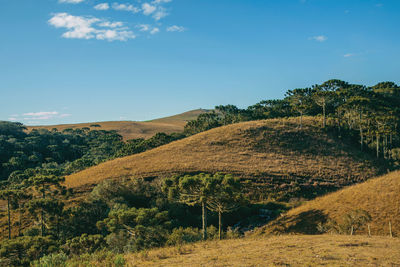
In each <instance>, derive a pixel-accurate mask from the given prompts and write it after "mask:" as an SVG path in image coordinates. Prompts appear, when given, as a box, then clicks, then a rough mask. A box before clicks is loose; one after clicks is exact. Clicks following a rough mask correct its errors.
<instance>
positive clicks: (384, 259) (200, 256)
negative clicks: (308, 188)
mask: <svg viewBox="0 0 400 267" xmlns="http://www.w3.org/2000/svg"><path fill="white" fill-rule="evenodd" d="M399 251H400V240H399V239H395V238H388V237H372V238H368V237H366V236H336V235H322V236H303V235H301V236H276V237H261V238H257V239H254V238H244V239H231V240H223V241H208V242H200V243H195V244H189V245H184V246H181V247H169V248H168V247H167V248H161V249H153V250H148V251H146V253H143V252H141V253H134V254H126V255H125V261H126V263H127V265H128V266H398V265H399V264H400V253H399ZM93 258H94V260H93V261H91V262H90V264H92V265H93V266H96V265H98V264H100V262H99V260H96V259H95V256H93ZM83 260H86V261H87V258H84V259H79V258H78V259H75V260H73V261H70V262H68V263H69V264H71V265H72V264H75V263H81V262H82V261H83Z"/></svg>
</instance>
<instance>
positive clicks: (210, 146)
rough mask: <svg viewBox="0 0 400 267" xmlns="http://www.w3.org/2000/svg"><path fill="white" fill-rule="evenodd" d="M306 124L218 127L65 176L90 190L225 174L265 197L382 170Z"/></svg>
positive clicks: (278, 121) (308, 120) (361, 177)
mask: <svg viewBox="0 0 400 267" xmlns="http://www.w3.org/2000/svg"><path fill="white" fill-rule="evenodd" d="M304 121H305V122H304V126H303V128H302V129H299V128H298V124H297V119H296V118H291V119H274V120H264V121H251V122H244V123H238V124H233V125H228V126H224V127H219V128H216V129H212V130H210V131H207V132H203V133H200V134H197V135H194V136H191V137H188V138H185V139H182V140H179V141H175V142H172V143H170V144H167V145H164V146H162V147H158V148H155V149H153V150H150V151H146V152H144V153H141V154H136V155H132V156H128V157H124V158H119V159H116V160H112V161H109V162H105V163H102V164H100V165H98V166H95V167H92V168H89V169H86V170H84V171H82V172H79V173H76V174H73V175H70V176H68V177H66V182H65V183H66V185H67V186H68V187H71V188H79V187H81V188H83V187H85V188H87V189H90V187H92V186H93V185H95V184H98V183H99V182H101V181H103V180H105V179H119V178H126V177H143V178H149V177H150V178H156V177H161V178H162V177H166V176H170V175H173V174H183V173H198V172H208V173H215V172H225V173H232V174H234V175H237V176H239V177H241V178H245V179H249V180H251V181H252V183H253V184H256V185H257V186H259V188H260V192H261V191H262V192H261V193H265V192H266V191H265V190H270V192H285V193H288V192H291V190H292V191H293V192H292V193H293V194H295V193H296V192H298V191H299V190H300V191H302V190H303V191H304V190H306V191H309V192H314V191H315V190H321V188H330V189H332V188H333V189H337V188H341V187H343V186H345V185H348V184H352V183H355V182H361V181H364V180H366V179H367V178H370V177H374V176H376V175H377V174H378V173H379V172H380V168H379V166H378V165H377V164H376V163H374V160H373V159H372V158H370V157H369V156H368V155H365V154H363V153H360V152H359V150H358V149H357V148H356V147H354V146H351V145H348V144H346V143H344V142H342V141H340V140H338V139H336V138H335V137H333V136H330V135H328V134H326V133H325V132H324V131H322V129H321V128H320V127H319V125H320V122H319V121H316V120H315V119H312V118H306V119H304ZM256 189H257V188H254V190H256ZM296 190H297V191H296ZM300 191H299V192H300Z"/></svg>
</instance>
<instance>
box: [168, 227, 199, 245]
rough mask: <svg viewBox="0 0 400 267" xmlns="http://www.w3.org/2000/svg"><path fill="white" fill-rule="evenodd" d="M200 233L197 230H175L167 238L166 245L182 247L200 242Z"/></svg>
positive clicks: (190, 228) (180, 228)
mask: <svg viewBox="0 0 400 267" xmlns="http://www.w3.org/2000/svg"><path fill="white" fill-rule="evenodd" d="M201 237H202V235H201V231H200V230H199V229H197V228H192V227H188V228H183V227H179V228H175V229H174V230H173V231H172V233H171V234H170V235H169V236H168V240H167V245H172V246H176V245H183V244H187V243H193V242H196V241H200V240H201Z"/></svg>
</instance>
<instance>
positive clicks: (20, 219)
mask: <svg viewBox="0 0 400 267" xmlns="http://www.w3.org/2000/svg"><path fill="white" fill-rule="evenodd" d="M21 228H22V208H21V207H20V208H19V225H18V236H21Z"/></svg>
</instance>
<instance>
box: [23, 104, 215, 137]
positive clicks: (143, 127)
mask: <svg viewBox="0 0 400 267" xmlns="http://www.w3.org/2000/svg"><path fill="white" fill-rule="evenodd" d="M206 112H209V110H206V109H196V110H191V111H188V112H184V113H182V114H178V115H174V116H170V117H165V118H160V119H155V120H151V121H144V122H136V121H105V122H90V123H78V124H61V125H47V126H28V127H27V130H28V131H31V130H32V129H47V130H51V129H53V128H56V129H57V130H58V131H62V130H65V129H68V128H72V129H77V128H84V127H88V128H90V129H92V130H96V129H97V130H107V131H111V130H115V131H117V132H118V133H119V134H120V135H122V137H123V138H124V140H128V139H135V138H150V137H152V136H153V135H155V134H156V133H158V132H164V133H167V134H170V133H173V132H182V131H183V128H184V127H185V125H186V123H187V122H188V121H190V120H194V119H196V118H197V116H199V115H200V114H202V113H206ZM92 125H100V127H93V126H92Z"/></svg>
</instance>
